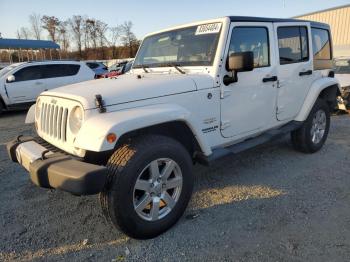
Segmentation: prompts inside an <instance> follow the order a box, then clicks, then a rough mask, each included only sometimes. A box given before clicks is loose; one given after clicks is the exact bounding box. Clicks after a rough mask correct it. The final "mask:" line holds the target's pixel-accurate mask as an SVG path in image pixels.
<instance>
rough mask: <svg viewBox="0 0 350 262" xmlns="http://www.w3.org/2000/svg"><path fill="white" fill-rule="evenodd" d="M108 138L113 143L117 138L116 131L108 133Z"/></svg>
mask: <svg viewBox="0 0 350 262" xmlns="http://www.w3.org/2000/svg"><path fill="white" fill-rule="evenodd" d="M106 139H107V142H108V143H110V144H112V143H114V142H115V141H116V140H117V135H116V134H114V133H110V134H108V135H107V137H106Z"/></svg>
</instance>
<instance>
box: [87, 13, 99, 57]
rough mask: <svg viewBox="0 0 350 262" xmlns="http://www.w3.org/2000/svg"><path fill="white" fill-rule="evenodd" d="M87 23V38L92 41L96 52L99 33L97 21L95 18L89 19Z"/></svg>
mask: <svg viewBox="0 0 350 262" xmlns="http://www.w3.org/2000/svg"><path fill="white" fill-rule="evenodd" d="M85 23H86V31H87V38H88V39H90V40H91V42H92V47H93V49H94V51H96V48H97V36H98V32H97V30H96V20H95V19H93V18H88V19H86V20H85Z"/></svg>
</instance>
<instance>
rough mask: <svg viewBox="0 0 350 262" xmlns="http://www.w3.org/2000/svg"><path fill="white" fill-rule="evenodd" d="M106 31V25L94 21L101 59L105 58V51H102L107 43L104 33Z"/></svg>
mask: <svg viewBox="0 0 350 262" xmlns="http://www.w3.org/2000/svg"><path fill="white" fill-rule="evenodd" d="M107 29H108V25H107V24H106V23H104V22H102V21H100V20H97V21H96V31H97V35H98V40H99V46H100V49H101V53H102V56H101V58H102V59H105V58H106V54H105V50H104V44H105V42H107V38H106V32H107Z"/></svg>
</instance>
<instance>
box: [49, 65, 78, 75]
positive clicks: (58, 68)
mask: <svg viewBox="0 0 350 262" xmlns="http://www.w3.org/2000/svg"><path fill="white" fill-rule="evenodd" d="M79 69H80V65H69V64H57V65H45V66H43V74H44V78H54V77H65V76H73V75H76V74H77V73H78V71H79Z"/></svg>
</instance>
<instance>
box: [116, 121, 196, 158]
mask: <svg viewBox="0 0 350 262" xmlns="http://www.w3.org/2000/svg"><path fill="white" fill-rule="evenodd" d="M147 134H156V135H163V136H168V137H171V138H173V139H174V140H176V141H178V142H180V143H181V144H182V145H183V146H184V147H185V148H186V150H187V151H188V152H189V154H190V156H191V157H192V158H195V157H196V154H197V153H199V152H201V153H202V148H201V146H200V144H199V142H198V140H197V138H196V136H195V135H194V133H193V131H192V130H191V128H190V127H189V126H188V124H187V123H186V122H185V121H181V120H175V121H170V122H166V123H160V124H156V125H152V126H147V127H143V128H140V129H136V130H132V131H130V132H127V133H125V134H123V135H122V136H121V137H120V138H119V141H118V144H120V143H124V142H125V141H127V140H129V139H132V138H133V137H137V136H142V135H147ZM118 144H117V145H116V146H118Z"/></svg>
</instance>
